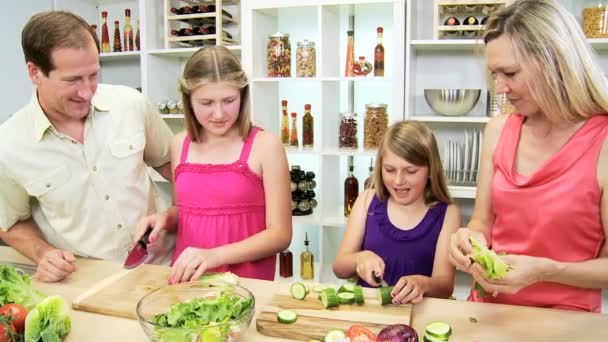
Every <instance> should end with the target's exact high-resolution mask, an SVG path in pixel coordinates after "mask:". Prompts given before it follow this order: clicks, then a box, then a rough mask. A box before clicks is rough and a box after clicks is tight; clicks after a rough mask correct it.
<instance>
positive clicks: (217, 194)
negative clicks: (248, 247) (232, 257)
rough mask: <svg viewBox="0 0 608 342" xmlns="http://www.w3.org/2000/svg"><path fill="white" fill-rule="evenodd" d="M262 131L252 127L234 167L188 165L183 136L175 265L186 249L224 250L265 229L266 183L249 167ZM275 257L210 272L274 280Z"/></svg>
mask: <svg viewBox="0 0 608 342" xmlns="http://www.w3.org/2000/svg"><path fill="white" fill-rule="evenodd" d="M259 130H260V129H259V128H255V127H254V128H253V129H251V131H250V133H249V135H248V136H247V139H246V140H245V144H244V145H243V150H242V151H241V155H240V157H239V159H238V160H237V161H235V162H234V163H231V164H195V163H188V162H187V157H188V149H189V147H190V141H191V138H190V136H188V135H186V137H185V138H184V144H183V147H182V155H181V159H180V164H179V165H178V166H177V167H176V169H175V194H176V201H177V207H178V208H179V220H178V228H177V242H176V247H175V254H174V256H173V261H172V263H174V262H175V260H176V259H177V257H178V256H179V255H180V254H181V253H182V251H183V250H184V249H186V248H187V247H197V248H214V247H218V246H223V245H227V244H231V243H235V242H238V241H241V240H244V239H246V238H248V237H250V236H252V235H255V234H257V233H259V232H261V231H263V230H264V229H266V211H265V210H266V205H265V200H264V198H265V197H264V185H263V183H262V179H261V177H260V176H258V175H257V174H256V173H254V172H253V171H252V170H251V169H250V168H249V165H248V164H247V159H248V157H249V152H250V151H251V145H252V144H253V139H254V137H255V135H256V133H257V132H258V131H259ZM275 258H276V257H275V256H274V255H273V256H269V257H267V258H264V259H260V260H256V261H252V262H244V263H241V264H235V265H224V266H221V267H218V268H215V269H213V270H209V271H214V272H226V271H230V272H233V273H235V274H237V275H239V276H242V277H247V278H256V279H264V280H273V279H274V273H275Z"/></svg>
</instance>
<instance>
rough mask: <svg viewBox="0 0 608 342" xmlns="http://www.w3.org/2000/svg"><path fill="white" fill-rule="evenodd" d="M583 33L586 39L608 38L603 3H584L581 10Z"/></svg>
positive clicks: (606, 12)
mask: <svg viewBox="0 0 608 342" xmlns="http://www.w3.org/2000/svg"><path fill="white" fill-rule="evenodd" d="M583 32H585V36H587V38H606V37H608V11H607V9H606V3H605V1H600V0H591V1H586V2H585V8H584V9H583Z"/></svg>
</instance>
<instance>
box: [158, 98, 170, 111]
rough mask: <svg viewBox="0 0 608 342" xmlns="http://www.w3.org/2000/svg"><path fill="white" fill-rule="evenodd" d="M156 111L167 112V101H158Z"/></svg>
mask: <svg viewBox="0 0 608 342" xmlns="http://www.w3.org/2000/svg"><path fill="white" fill-rule="evenodd" d="M156 106H157V107H158V112H159V113H161V114H169V108H167V101H160V102H158V103H157V104H156Z"/></svg>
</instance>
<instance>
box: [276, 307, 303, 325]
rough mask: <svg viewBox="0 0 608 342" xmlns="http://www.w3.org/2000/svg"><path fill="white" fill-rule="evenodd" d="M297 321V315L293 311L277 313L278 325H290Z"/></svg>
mask: <svg viewBox="0 0 608 342" xmlns="http://www.w3.org/2000/svg"><path fill="white" fill-rule="evenodd" d="M297 319H298V314H296V312H295V311H291V310H281V311H279V312H278V313H277V321H279V323H284V324H291V323H295V322H296V320H297Z"/></svg>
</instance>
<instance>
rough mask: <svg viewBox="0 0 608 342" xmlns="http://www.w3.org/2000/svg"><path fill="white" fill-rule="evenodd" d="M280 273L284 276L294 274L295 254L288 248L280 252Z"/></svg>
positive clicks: (287, 276)
mask: <svg viewBox="0 0 608 342" xmlns="http://www.w3.org/2000/svg"><path fill="white" fill-rule="evenodd" d="M279 275H280V276H281V277H283V278H289V277H291V276H293V255H292V254H291V252H290V251H289V250H288V249H286V250H284V251H282V252H281V254H279Z"/></svg>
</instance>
